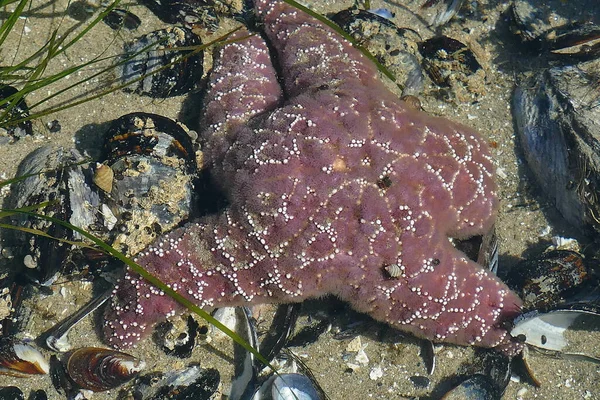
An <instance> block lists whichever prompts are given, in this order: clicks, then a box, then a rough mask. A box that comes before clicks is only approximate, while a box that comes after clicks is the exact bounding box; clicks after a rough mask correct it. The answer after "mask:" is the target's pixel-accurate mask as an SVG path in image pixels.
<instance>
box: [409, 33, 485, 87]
mask: <svg viewBox="0 0 600 400" xmlns="http://www.w3.org/2000/svg"><path fill="white" fill-rule="evenodd" d="M419 51H420V52H421V55H422V56H423V59H424V60H423V68H425V71H427V73H428V74H429V76H430V77H431V80H433V81H434V82H435V83H436V84H437V85H439V86H445V87H449V86H451V81H450V79H451V77H452V76H455V75H456V74H462V75H466V76H469V75H472V74H475V73H476V72H477V71H479V70H481V69H482V68H481V65H480V64H479V62H478V61H477V59H476V58H475V55H474V54H473V52H472V51H471V50H470V49H469V48H468V47H467V45H466V44H464V43H462V42H460V41H458V40H456V39H452V38H450V37H448V36H437V37H434V38H431V39H428V40H426V41H424V42H423V43H421V44H420V45H419Z"/></svg>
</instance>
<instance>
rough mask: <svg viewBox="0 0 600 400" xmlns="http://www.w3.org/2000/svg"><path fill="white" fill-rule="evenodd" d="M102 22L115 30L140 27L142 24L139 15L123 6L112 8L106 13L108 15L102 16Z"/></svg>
mask: <svg viewBox="0 0 600 400" xmlns="http://www.w3.org/2000/svg"><path fill="white" fill-rule="evenodd" d="M102 22H104V23H105V24H106V25H108V26H110V28H111V29H114V30H118V29H122V28H125V29H127V30H134V29H137V28H139V27H140V25H141V24H142V21H141V20H140V18H139V17H138V16H137V15H135V14H134V13H132V12H131V11H127V10H123V9H121V8H115V9H114V10H111V11H110V12H109V13H108V14H106V17H104V18H102Z"/></svg>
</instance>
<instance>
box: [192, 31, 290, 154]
mask: <svg viewBox="0 0 600 400" xmlns="http://www.w3.org/2000/svg"><path fill="white" fill-rule="evenodd" d="M231 40H232V41H233V42H232V43H229V44H227V45H225V46H223V48H221V49H220V50H219V53H218V54H217V55H216V59H215V62H214V65H215V67H214V69H213V71H212V73H211V75H210V78H209V83H208V89H207V93H206V96H205V99H204V103H205V107H204V114H203V116H202V118H201V121H200V126H201V128H202V129H203V135H204V137H205V139H206V140H207V141H208V142H209V143H210V142H211V141H212V142H215V143H214V144H213V145H216V143H217V142H220V141H223V142H226V143H228V144H231V143H232V142H234V141H235V139H236V136H237V130H236V129H235V127H236V126H240V125H244V124H246V123H247V122H248V121H249V120H250V119H251V118H252V117H254V116H256V115H258V114H262V113H264V112H266V111H269V110H272V109H274V108H275V107H277V106H278V105H279V103H280V102H281V96H282V93H281V87H280V85H279V83H278V81H277V75H276V73H275V70H274V68H273V65H272V64H271V59H270V55H269V50H268V48H267V46H266V44H265V42H264V41H263V40H262V38H261V37H260V36H258V35H254V34H251V33H249V32H248V30H247V29H245V28H242V29H240V31H238V32H236V33H235V34H233V35H232V37H231ZM222 145H223V146H225V144H222Z"/></svg>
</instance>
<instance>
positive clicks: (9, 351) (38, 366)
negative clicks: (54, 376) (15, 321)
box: [0, 337, 50, 377]
mask: <svg viewBox="0 0 600 400" xmlns="http://www.w3.org/2000/svg"><path fill="white" fill-rule="evenodd" d="M49 369H50V367H49V365H48V361H46V359H45V358H44V356H43V354H42V353H40V352H39V350H37V349H36V348H35V347H33V346H31V345H30V344H28V343H24V342H20V341H18V340H15V339H13V338H11V337H3V338H1V339H0V374H3V375H12V376H17V377H24V376H28V375H32V374H47V373H48V371H49Z"/></svg>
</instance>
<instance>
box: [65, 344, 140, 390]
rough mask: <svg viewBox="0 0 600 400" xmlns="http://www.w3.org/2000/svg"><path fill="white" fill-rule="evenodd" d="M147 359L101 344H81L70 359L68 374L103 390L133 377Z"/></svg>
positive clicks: (83, 384)
mask: <svg viewBox="0 0 600 400" xmlns="http://www.w3.org/2000/svg"><path fill="white" fill-rule="evenodd" d="M145 367H146V363H145V362H144V361H142V360H140V359H138V358H136V357H133V356H131V355H129V354H126V353H122V352H119V351H115V350H110V349H103V348H99V347H82V348H80V349H77V350H75V351H73V352H72V353H71V354H70V356H69V358H68V360H67V373H68V375H69V377H70V378H71V379H72V380H73V381H74V382H75V383H76V384H77V385H78V386H79V387H81V388H83V389H88V390H92V391H94V392H102V391H105V390H109V389H114V388H116V387H118V386H120V385H122V384H123V383H125V382H128V381H130V380H131V379H133V378H134V377H135V376H137V375H138V374H139V372H140V371H141V370H143V369H144V368H145Z"/></svg>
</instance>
